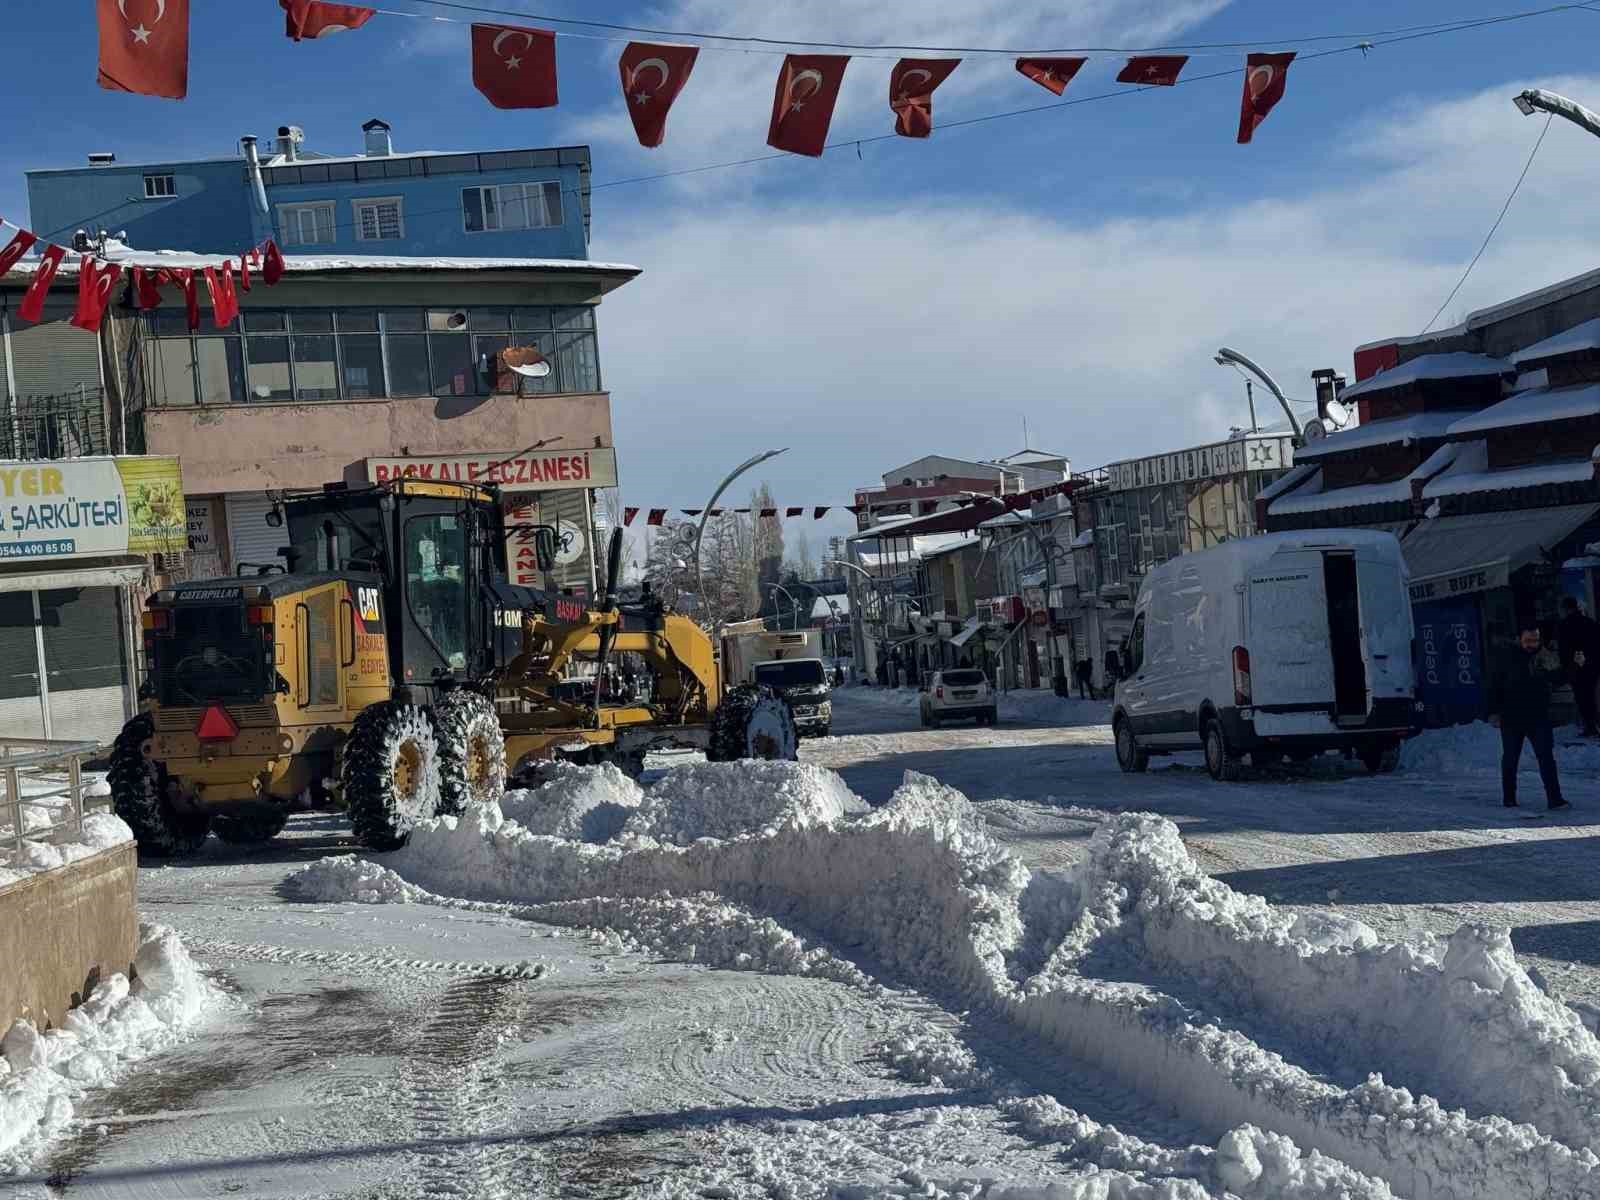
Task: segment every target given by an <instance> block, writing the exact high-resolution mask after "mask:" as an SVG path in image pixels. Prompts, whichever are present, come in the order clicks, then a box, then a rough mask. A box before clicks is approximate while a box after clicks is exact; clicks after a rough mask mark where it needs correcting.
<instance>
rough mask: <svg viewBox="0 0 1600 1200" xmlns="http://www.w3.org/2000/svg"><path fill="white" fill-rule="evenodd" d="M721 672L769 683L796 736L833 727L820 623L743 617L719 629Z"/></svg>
mask: <svg viewBox="0 0 1600 1200" xmlns="http://www.w3.org/2000/svg"><path fill="white" fill-rule="evenodd" d="M722 674H723V678H724V679H726V680H728V681H730V683H731V682H732V681H738V682H739V683H748V684H760V685H762V686H764V687H768V688H771V689H772V690H773V691H774V692H776V693H777V694H778V695H779V696H782V697H783V699H784V700H785V701H787V702H788V704H789V708H790V709H791V711H793V713H794V723H795V726H796V727H797V728H798V729H799V731H800V734H801V736H802V737H803V736H806V735H807V734H811V735H815V736H817V737H826V736H827V734H828V732H829V731H830V730H831V729H832V727H833V703H832V701H831V700H830V699H829V695H830V692H831V688H830V685H829V683H828V668H827V664H825V663H824V662H823V661H822V631H821V630H820V629H767V628H766V627H765V626H764V625H763V624H762V623H761V622H760V621H744V622H741V623H740V624H738V625H732V626H729V627H727V628H725V629H724V630H723V637H722Z"/></svg>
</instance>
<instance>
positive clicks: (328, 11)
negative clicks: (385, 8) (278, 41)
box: [278, 0, 378, 42]
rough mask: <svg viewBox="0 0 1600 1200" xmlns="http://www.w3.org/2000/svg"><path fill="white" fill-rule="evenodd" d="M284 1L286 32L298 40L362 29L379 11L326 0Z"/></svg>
mask: <svg viewBox="0 0 1600 1200" xmlns="http://www.w3.org/2000/svg"><path fill="white" fill-rule="evenodd" d="M278 2H279V3H280V4H282V5H283V32H284V33H285V34H286V35H287V36H289V37H292V38H293V39H294V40H295V41H297V42H298V41H300V40H302V39H303V38H319V37H323V36H325V35H327V34H330V33H343V32H344V31H345V30H347V29H360V28H361V27H362V26H363V25H365V24H366V23H367V22H368V21H370V20H372V18H373V17H375V16H377V15H378V10H377V9H375V8H363V7H362V6H361V5H359V4H325V3H323V0H278Z"/></svg>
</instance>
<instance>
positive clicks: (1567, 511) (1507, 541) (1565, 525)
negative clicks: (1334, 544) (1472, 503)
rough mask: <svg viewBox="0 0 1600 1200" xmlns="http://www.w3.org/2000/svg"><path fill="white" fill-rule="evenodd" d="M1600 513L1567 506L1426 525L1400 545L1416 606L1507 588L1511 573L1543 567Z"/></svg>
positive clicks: (1475, 515) (1587, 507)
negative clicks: (1537, 565) (1551, 554)
mask: <svg viewBox="0 0 1600 1200" xmlns="http://www.w3.org/2000/svg"><path fill="white" fill-rule="evenodd" d="M1597 512H1600V504H1564V505H1560V506H1558V507H1555V508H1524V509H1520V510H1517V511H1514V512H1494V513H1473V514H1471V515H1470V516H1459V517H1438V518H1435V519H1434V520H1432V521H1424V522H1423V523H1422V524H1421V525H1419V526H1417V528H1416V529H1415V530H1413V531H1412V533H1411V536H1410V537H1408V538H1406V539H1405V541H1403V542H1401V543H1400V554H1401V556H1402V557H1403V558H1404V559H1405V560H1406V567H1407V568H1408V569H1409V570H1410V572H1411V602H1412V603H1413V604H1419V603H1423V602H1425V601H1428V600H1442V599H1445V598H1446V597H1449V596H1459V595H1463V594H1465V593H1467V592H1482V591H1488V590H1489V589H1491V588H1497V587H1505V586H1506V585H1507V583H1509V582H1510V578H1511V573H1512V572H1513V571H1515V570H1517V569H1518V568H1520V567H1525V566H1527V565H1528V564H1529V563H1533V562H1539V561H1541V560H1542V559H1544V557H1545V556H1546V555H1547V554H1548V553H1549V552H1551V551H1553V550H1554V549H1555V548H1556V546H1557V545H1559V544H1560V543H1561V542H1562V541H1564V540H1565V539H1566V538H1568V537H1570V536H1571V534H1572V532H1573V531H1574V530H1576V529H1578V528H1579V527H1581V526H1583V525H1585V524H1587V523H1588V522H1589V521H1591V520H1592V519H1593V518H1594V515H1595V513H1597Z"/></svg>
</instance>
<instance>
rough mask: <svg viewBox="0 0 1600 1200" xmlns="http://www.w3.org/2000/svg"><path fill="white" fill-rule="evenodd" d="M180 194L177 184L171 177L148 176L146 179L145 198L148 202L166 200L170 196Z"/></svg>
mask: <svg viewBox="0 0 1600 1200" xmlns="http://www.w3.org/2000/svg"><path fill="white" fill-rule="evenodd" d="M177 194H178V187H177V184H176V183H175V182H174V180H173V178H172V176H171V175H146V176H145V177H144V198H145V199H146V200H165V199H166V198H167V197H168V196H176V195H177Z"/></svg>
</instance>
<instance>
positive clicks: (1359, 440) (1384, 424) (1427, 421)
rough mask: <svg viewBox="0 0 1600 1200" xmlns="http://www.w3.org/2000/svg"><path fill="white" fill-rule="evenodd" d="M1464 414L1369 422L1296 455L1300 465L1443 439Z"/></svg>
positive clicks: (1334, 434) (1409, 417)
mask: <svg viewBox="0 0 1600 1200" xmlns="http://www.w3.org/2000/svg"><path fill="white" fill-rule="evenodd" d="M1460 416H1461V414H1460V413H1452V412H1442V413H1441V412H1425V413H1412V414H1411V415H1410V416H1406V417H1393V418H1390V419H1389V420H1384V421H1369V422H1368V423H1367V424H1365V425H1357V426H1356V427H1355V428H1354V429H1342V430H1340V431H1339V432H1338V433H1330V434H1329V435H1328V436H1327V437H1325V438H1320V439H1318V440H1317V441H1314V442H1312V443H1310V444H1309V445H1306V446H1301V447H1300V448H1299V449H1298V450H1296V451H1295V452H1294V460H1295V462H1297V463H1300V462H1308V461H1313V460H1316V459H1319V458H1327V457H1328V456H1330V455H1334V454H1346V453H1348V452H1350V451H1352V450H1366V449H1369V448H1371V447H1373V446H1392V445H1395V444H1396V443H1409V442H1415V441H1420V440H1421V439H1423V438H1442V437H1443V436H1444V435H1445V431H1446V430H1448V429H1449V428H1450V425H1451V423H1452V422H1454V421H1456V420H1458V419H1459V418H1460Z"/></svg>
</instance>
